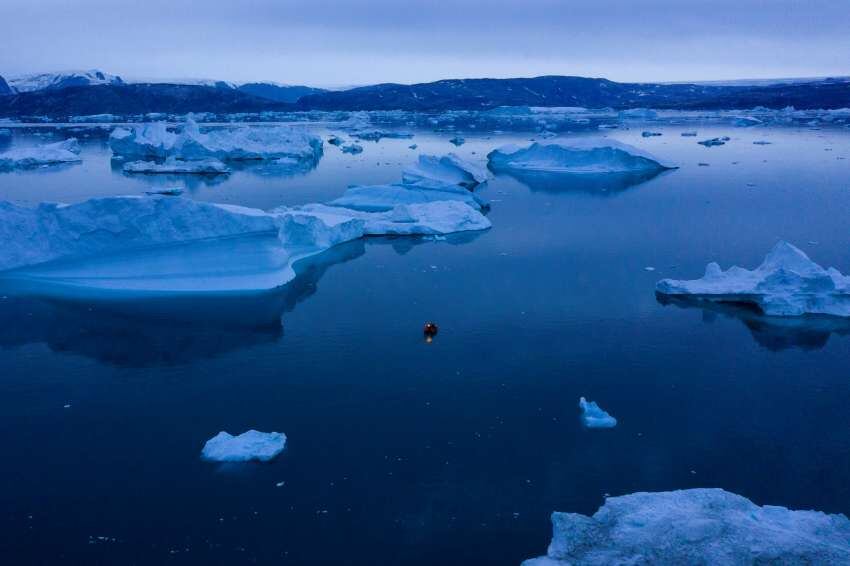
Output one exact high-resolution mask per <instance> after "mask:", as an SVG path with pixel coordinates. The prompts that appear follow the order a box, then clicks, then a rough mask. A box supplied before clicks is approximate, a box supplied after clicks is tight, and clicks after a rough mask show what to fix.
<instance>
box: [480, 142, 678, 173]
mask: <svg viewBox="0 0 850 566" xmlns="http://www.w3.org/2000/svg"><path fill="white" fill-rule="evenodd" d="M487 158H488V159H489V162H490V168H491V169H493V170H495V171H507V172H510V171H520V172H522V171H529V172H531V171H534V172H543V173H571V174H579V173H580V174H598V173H626V172H635V173H636V172H649V171H662V170H664V169H673V168H675V166H672V165H668V164H663V163H661V162H660V161H659V160H658V159H657V158H656V157H654V156H652V155H650V154H649V153H647V152H645V151H642V150H640V149H638V148H636V147H632V146H630V145H626V144H624V143H620V142H617V141H614V140H609V139H606V138H579V139H575V140H565V141H563V142H558V143H545V144H541V143H533V144H531V146H529V147H525V148H520V147H517V146H514V145H507V146H503V147H500V148H498V149H495V150H493V151H491V152H490V153H489V154H488V155H487Z"/></svg>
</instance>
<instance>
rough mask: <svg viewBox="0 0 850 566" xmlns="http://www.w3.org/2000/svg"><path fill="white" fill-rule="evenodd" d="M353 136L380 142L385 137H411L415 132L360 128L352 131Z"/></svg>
mask: <svg viewBox="0 0 850 566" xmlns="http://www.w3.org/2000/svg"><path fill="white" fill-rule="evenodd" d="M351 137H353V138H357V139H359V140H363V141H373V142H379V141H381V140H382V139H383V138H388V139H410V138H412V137H413V134H411V133H409V132H390V131H385V130H360V131H354V132H351Z"/></svg>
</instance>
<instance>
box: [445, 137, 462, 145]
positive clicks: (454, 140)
mask: <svg viewBox="0 0 850 566" xmlns="http://www.w3.org/2000/svg"><path fill="white" fill-rule="evenodd" d="M449 143H450V144H453V145H456V146H461V145H463V144H465V143H466V140H465V139H463V138H462V137H460V136H455V137H453V138H452V139H450V140H449Z"/></svg>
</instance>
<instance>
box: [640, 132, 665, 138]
mask: <svg viewBox="0 0 850 566" xmlns="http://www.w3.org/2000/svg"><path fill="white" fill-rule="evenodd" d="M640 135H641V137H643V138H655V137H658V136H660V135H662V134H661V132H641V133H640Z"/></svg>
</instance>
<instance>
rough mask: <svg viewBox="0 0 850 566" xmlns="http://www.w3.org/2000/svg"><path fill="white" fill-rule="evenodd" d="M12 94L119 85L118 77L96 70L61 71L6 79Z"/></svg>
mask: <svg viewBox="0 0 850 566" xmlns="http://www.w3.org/2000/svg"><path fill="white" fill-rule="evenodd" d="M7 82H8V83H9V86H10V87H11V88H12V90H13V91H14V92H33V91H37V90H61V89H63V88H68V87H72V86H93V85H121V84H124V81H123V80H122V79H121V77H119V76H118V75H110V74H109V73H104V72H103V71H98V70H97V69H92V70H89V71H61V72H58V73H36V74H31V75H18V76H12V77H9V78H8V79H7Z"/></svg>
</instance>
